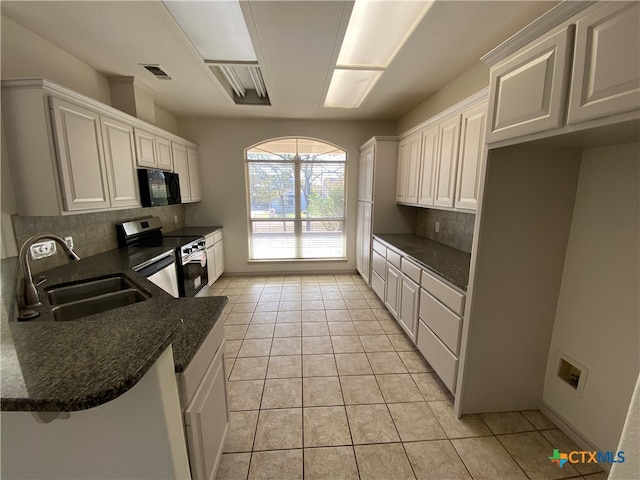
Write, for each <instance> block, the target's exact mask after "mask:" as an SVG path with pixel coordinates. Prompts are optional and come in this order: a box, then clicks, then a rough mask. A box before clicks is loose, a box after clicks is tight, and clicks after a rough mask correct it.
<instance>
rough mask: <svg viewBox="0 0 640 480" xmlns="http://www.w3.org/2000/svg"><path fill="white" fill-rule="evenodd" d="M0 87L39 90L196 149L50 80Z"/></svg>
mask: <svg viewBox="0 0 640 480" xmlns="http://www.w3.org/2000/svg"><path fill="white" fill-rule="evenodd" d="M0 85H1V86H2V89H3V90H9V89H25V88H33V89H41V90H43V91H44V93H45V94H46V95H50V96H54V97H58V98H61V99H63V100H67V101H70V102H74V103H78V104H80V105H82V106H84V107H89V108H93V109H95V110H97V111H98V112H99V113H103V114H105V115H109V116H111V117H114V118H116V119H120V120H122V121H124V122H127V123H129V124H130V125H132V126H133V127H136V128H144V129H145V130H147V131H149V132H151V133H154V134H156V135H161V136H163V137H165V138H167V139H169V140H172V141H175V142H180V143H182V144H188V145H190V146H191V147H192V148H195V149H198V145H197V144H195V143H193V142H191V141H189V140H187V139H185V138H182V137H179V136H178V135H176V134H174V133H171V132H167V131H166V130H163V129H161V128H160V127H157V126H155V125H153V124H151V123H148V122H145V121H144V120H140V119H139V118H137V117H134V116H133V115H129V114H128V113H125V112H123V111H122V110H118V109H117V108H114V107H112V106H111V105H107V104H105V103H102V102H100V101H98V100H96V99H94V98H91V97H88V96H86V95H83V94H82V93H78V92H76V91H74V90H71V89H69V88H67V87H63V86H62V85H60V84H58V83H56V82H54V81H52V80H49V79H48V78H19V79H8V80H2V82H1V83H0Z"/></svg>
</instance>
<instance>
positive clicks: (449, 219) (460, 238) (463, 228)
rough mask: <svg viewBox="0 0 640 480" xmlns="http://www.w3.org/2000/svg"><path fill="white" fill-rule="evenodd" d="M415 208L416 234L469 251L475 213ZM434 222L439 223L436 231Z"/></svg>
mask: <svg viewBox="0 0 640 480" xmlns="http://www.w3.org/2000/svg"><path fill="white" fill-rule="evenodd" d="M417 210H418V213H417V215H416V235H419V236H421V237H427V238H430V239H431V240H435V241H436V242H440V243H444V244H445V245H449V246H450V247H453V248H457V249H458V250H462V251H464V252H467V253H471V244H472V243H473V225H474V223H475V221H476V216H475V214H473V213H463V212H451V211H448V210H435V209H431V208H419V209H417ZM436 222H439V223H440V229H439V231H438V232H436Z"/></svg>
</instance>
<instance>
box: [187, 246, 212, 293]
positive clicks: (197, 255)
mask: <svg viewBox="0 0 640 480" xmlns="http://www.w3.org/2000/svg"><path fill="white" fill-rule="evenodd" d="M181 273H182V275H181V287H182V288H181V291H180V296H182V297H195V296H203V292H201V290H202V289H204V288H206V286H207V283H209V276H208V274H207V273H208V272H207V252H206V250H198V251H196V252H192V253H190V254H189V255H188V256H186V257H183V258H182V272H181ZM205 293H206V292H205ZM198 294H200V295H198Z"/></svg>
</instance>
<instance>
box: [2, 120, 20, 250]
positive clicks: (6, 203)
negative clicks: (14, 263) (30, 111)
mask: <svg viewBox="0 0 640 480" xmlns="http://www.w3.org/2000/svg"><path fill="white" fill-rule="evenodd" d="M0 129H1V130H2V140H1V141H2V144H1V148H2V153H1V156H0V165H1V172H0V180H1V181H2V185H1V187H0V188H1V190H0V194H1V195H2V197H1V198H2V203H1V208H0V229H1V235H0V258H8V257H15V256H16V255H18V247H17V245H16V237H15V233H14V231H13V223H12V222H11V215H13V214H14V213H16V212H17V208H16V201H15V194H14V192H13V182H12V181H11V170H10V169H9V159H8V156H7V142H6V141H5V139H4V124H2V125H0Z"/></svg>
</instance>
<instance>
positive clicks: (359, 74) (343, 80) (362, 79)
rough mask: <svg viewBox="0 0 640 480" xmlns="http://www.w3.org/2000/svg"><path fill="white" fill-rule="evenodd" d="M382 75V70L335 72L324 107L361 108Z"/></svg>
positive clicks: (337, 70)
mask: <svg viewBox="0 0 640 480" xmlns="http://www.w3.org/2000/svg"><path fill="white" fill-rule="evenodd" d="M381 75H382V71H381V70H342V69H336V70H334V71H333V77H331V84H330V85H329V91H328V92H327V97H326V98H325V101H324V106H325V107H335V108H357V107H359V106H360V104H361V103H362V102H363V101H364V99H365V98H366V96H367V95H368V94H369V92H370V91H371V89H372V88H373V86H374V85H375V84H376V82H377V81H378V79H379V78H380V76H381Z"/></svg>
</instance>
